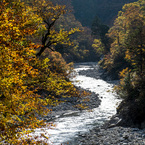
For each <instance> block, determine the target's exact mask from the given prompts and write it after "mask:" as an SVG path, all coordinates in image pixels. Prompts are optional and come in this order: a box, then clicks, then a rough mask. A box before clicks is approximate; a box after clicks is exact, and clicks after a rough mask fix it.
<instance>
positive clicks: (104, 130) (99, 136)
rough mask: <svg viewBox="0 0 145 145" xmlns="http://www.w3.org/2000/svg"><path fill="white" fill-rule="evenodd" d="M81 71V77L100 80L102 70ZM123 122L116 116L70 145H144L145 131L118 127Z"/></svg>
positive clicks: (81, 135)
mask: <svg viewBox="0 0 145 145" xmlns="http://www.w3.org/2000/svg"><path fill="white" fill-rule="evenodd" d="M96 71H98V68H94V69H92V70H81V71H79V75H85V76H87V77H93V78H95V79H100V77H101V75H102V70H101V69H100V70H99V71H98V72H99V73H96ZM108 80H109V78H108ZM121 121H122V120H121V119H120V118H119V117H118V116H117V115H114V116H113V117H112V118H111V119H110V120H109V121H107V122H105V123H104V124H103V125H102V126H101V127H95V128H93V129H91V130H90V131H89V132H87V133H85V134H80V135H79V137H77V138H75V139H74V140H73V141H72V142H68V144H69V145H144V144H145V129H138V128H131V127H122V126H117V125H118V124H119V122H121Z"/></svg>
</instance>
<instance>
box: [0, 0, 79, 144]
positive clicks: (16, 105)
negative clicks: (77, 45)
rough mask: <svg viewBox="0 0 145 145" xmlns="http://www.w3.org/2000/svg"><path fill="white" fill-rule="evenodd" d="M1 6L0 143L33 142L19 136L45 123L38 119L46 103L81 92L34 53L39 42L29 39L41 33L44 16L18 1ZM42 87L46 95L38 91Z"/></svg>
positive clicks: (54, 102)
mask: <svg viewBox="0 0 145 145" xmlns="http://www.w3.org/2000/svg"><path fill="white" fill-rule="evenodd" d="M0 8H1V9H0V44H1V45H0V70H1V71H0V132H1V134H0V144H1V143H6V144H30V143H31V142H33V143H34V141H31V142H30V141H28V140H27V139H25V138H24V139H22V140H21V141H23V143H22V142H21V141H20V140H19V137H20V136H21V134H27V133H29V130H27V129H28V128H29V129H32V130H33V129H35V128H36V127H39V126H42V125H45V123H44V122H43V121H40V120H39V119H38V116H39V115H46V114H47V113H48V112H49V111H50V110H49V109H47V108H46V107H44V106H46V105H48V104H49V105H55V104H58V103H59V101H58V100H57V99H56V98H55V97H56V96H59V95H60V96H64V97H71V96H78V92H77V90H76V88H75V87H74V86H73V85H72V84H71V82H69V81H68V80H67V79H66V76H67V75H66V76H65V75H64V76H63V75H62V74H63V73H62V74H61V75H59V72H57V71H56V72H53V71H52V70H51V64H50V63H49V62H50V59H48V58H46V59H42V60H39V59H38V58H37V57H36V56H35V55H36V52H35V50H34V49H36V48H38V47H40V45H37V44H34V43H32V42H31V41H30V40H29V39H28V38H29V37H30V36H31V35H32V34H33V35H35V34H36V33H39V31H40V28H39V27H40V26H41V24H42V19H41V17H40V16H39V15H37V14H35V13H34V12H33V11H32V9H31V8H30V7H29V6H26V5H24V3H21V2H19V1H16V0H15V1H13V2H9V0H6V1H5V0H3V1H2V2H1V6H0ZM57 8H58V6H57V7H56V9H57ZM54 10H55V9H54ZM42 27H43V25H42ZM72 31H73V30H72ZM42 89H43V90H46V91H47V94H46V95H45V96H40V95H39V93H38V92H39V91H40V90H42Z"/></svg>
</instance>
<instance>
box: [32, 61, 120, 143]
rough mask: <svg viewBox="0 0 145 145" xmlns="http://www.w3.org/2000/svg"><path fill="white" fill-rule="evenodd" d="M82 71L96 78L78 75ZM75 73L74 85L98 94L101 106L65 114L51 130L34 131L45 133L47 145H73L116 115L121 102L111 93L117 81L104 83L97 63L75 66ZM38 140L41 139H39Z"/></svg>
mask: <svg viewBox="0 0 145 145" xmlns="http://www.w3.org/2000/svg"><path fill="white" fill-rule="evenodd" d="M82 70H83V71H84V72H85V71H87V72H89V73H90V74H91V73H92V72H95V73H96V75H98V77H97V78H96V77H95V78H94V76H92V77H87V76H85V75H80V74H79V72H80V71H82ZM75 71H76V72H77V75H76V77H75V78H74V84H75V85H76V86H80V87H81V88H83V89H86V90H89V91H91V92H94V93H96V94H99V98H100V99H101V104H100V106H99V107H98V108H94V109H93V110H92V111H91V112H90V111H81V112H74V113H71V114H70V115H69V114H67V115H64V116H63V117H61V118H56V119H55V121H54V124H56V126H55V127H53V128H52V129H47V128H43V129H36V130H35V135H37V136H41V134H42V133H45V136H48V137H49V140H45V141H46V142H47V143H49V144H54V145H61V144H63V143H64V142H71V143H73V144H77V143H75V138H76V137H78V136H79V135H80V134H83V133H85V132H88V131H89V130H91V129H92V128H94V127H96V126H101V125H102V124H103V123H104V122H105V121H107V120H109V118H110V117H111V116H112V115H114V114H115V113H116V107H117V105H118V104H119V102H120V101H121V100H120V99H118V97H117V95H116V94H115V93H114V92H113V86H114V84H115V83H117V81H109V82H106V81H104V80H102V79H101V78H100V77H99V75H100V73H99V70H98V64H97V63H95V62H90V63H79V64H75ZM95 73H94V74H95ZM94 74H93V75H94ZM33 135H34V134H33ZM39 139H43V138H42V137H41V138H39Z"/></svg>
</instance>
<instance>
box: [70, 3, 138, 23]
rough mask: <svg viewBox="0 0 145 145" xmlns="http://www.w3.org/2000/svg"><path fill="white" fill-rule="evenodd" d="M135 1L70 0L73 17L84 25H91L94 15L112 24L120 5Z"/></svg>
mask: <svg viewBox="0 0 145 145" xmlns="http://www.w3.org/2000/svg"><path fill="white" fill-rule="evenodd" d="M135 1H137V0H72V5H73V7H74V11H75V13H74V14H75V17H76V18H77V19H78V20H79V21H80V22H81V23H82V24H83V25H84V26H91V23H92V21H93V19H94V17H95V16H96V15H97V16H99V18H100V19H101V20H102V22H103V23H105V24H107V25H112V23H113V20H114V19H115V17H116V15H117V14H118V11H119V10H121V8H122V6H123V5H124V4H126V3H131V2H135Z"/></svg>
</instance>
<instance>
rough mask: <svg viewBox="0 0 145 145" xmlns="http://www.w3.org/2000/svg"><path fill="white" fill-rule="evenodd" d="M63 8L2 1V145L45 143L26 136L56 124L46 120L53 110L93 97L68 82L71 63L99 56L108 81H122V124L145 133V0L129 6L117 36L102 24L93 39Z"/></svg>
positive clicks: (46, 2) (35, 1) (36, 0)
mask: <svg viewBox="0 0 145 145" xmlns="http://www.w3.org/2000/svg"><path fill="white" fill-rule="evenodd" d="M64 2H65V0H64ZM62 3H63V2H60V1H59V0H55V1H53V2H52V1H50V0H26V1H24V0H13V1H12V0H0V43H1V45H0V70H1V71H0V132H1V134H0V143H1V144H3V143H5V144H39V142H37V141H36V140H30V139H26V138H21V139H20V136H22V135H24V134H29V133H30V132H32V131H33V130H34V129H35V128H38V127H41V126H48V127H51V125H53V124H50V123H46V122H44V121H43V120H39V117H40V116H45V115H47V114H48V113H49V112H50V111H51V110H50V109H48V107H46V106H56V105H58V104H59V103H61V101H59V98H60V97H64V98H70V97H71V96H73V97H78V98H79V97H81V96H85V95H86V92H83V93H80V92H79V90H78V89H77V88H76V87H75V86H74V85H73V84H72V82H71V81H70V80H69V78H70V76H71V75H70V74H71V72H72V71H73V68H72V63H69V64H68V63H66V61H67V62H70V61H74V60H77V61H79V60H80V61H85V60H87V61H90V60H92V61H94V60H98V58H99V56H100V57H102V59H101V61H100V62H99V64H100V66H102V67H103V68H104V69H105V70H106V72H107V75H109V76H111V77H112V76H115V77H114V79H116V78H120V84H119V85H118V86H116V87H115V90H116V92H117V93H118V94H119V95H120V96H121V97H122V98H123V99H124V100H123V102H122V103H121V104H120V105H119V107H118V108H117V117H119V118H121V121H120V122H119V124H117V125H122V126H132V127H139V128H144V127H145V118H144V116H145V0H138V1H137V2H134V3H129V4H125V5H124V6H123V8H122V11H120V12H119V13H118V16H117V18H116V19H115V22H114V25H113V26H112V27H111V28H110V29H109V27H108V26H106V25H104V24H103V23H102V22H101V21H100V20H99V19H98V17H96V18H95V19H94V22H93V24H92V31H93V32H92V35H93V36H91V31H90V29H89V28H87V27H83V26H82V25H81V23H80V22H79V21H77V20H76V19H75V17H74V15H73V13H67V11H68V10H72V11H73V8H72V6H71V2H70V1H68V3H67V5H66V6H67V8H65V6H64V5H62ZM70 24H71V27H70ZM78 27H79V28H78ZM93 39H94V42H93ZM88 40H89V41H88ZM92 43H93V45H92V46H91V44H92ZM62 56H63V57H62ZM63 58H65V60H64V59H63ZM70 58H71V59H70ZM41 92H43V95H42V93H41ZM80 94H81V95H80ZM122 130H123V129H122ZM42 136H44V137H45V135H44V134H42ZM46 138H47V137H46Z"/></svg>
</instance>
